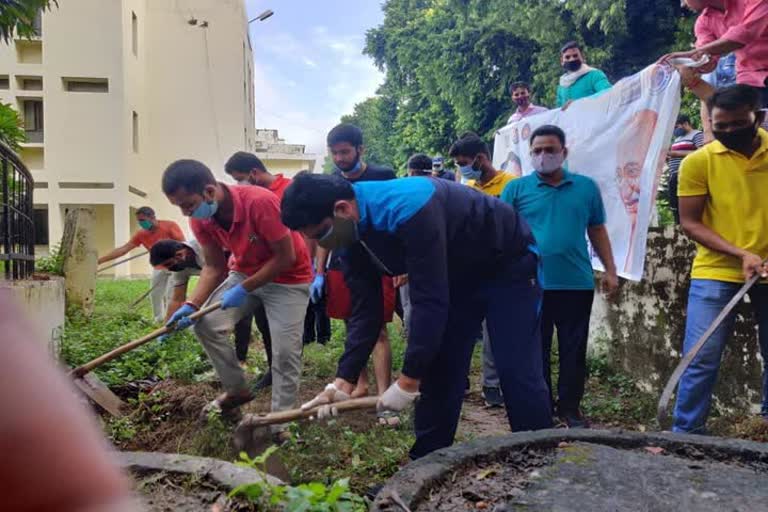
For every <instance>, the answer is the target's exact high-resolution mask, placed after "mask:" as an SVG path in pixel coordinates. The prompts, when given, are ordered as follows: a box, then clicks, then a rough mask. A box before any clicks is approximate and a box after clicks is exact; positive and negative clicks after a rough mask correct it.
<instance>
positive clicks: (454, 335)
mask: <svg viewBox="0 0 768 512" xmlns="http://www.w3.org/2000/svg"><path fill="white" fill-rule="evenodd" d="M536 270H537V259H536V257H535V256H534V255H533V254H530V255H528V256H525V257H523V258H522V260H521V261H519V262H514V263H511V264H509V265H508V266H507V268H506V269H501V270H500V272H499V274H498V275H496V276H494V277H493V279H490V280H487V281H480V282H478V281H477V280H472V279H471V278H469V277H468V276H467V274H462V276H460V278H461V281H460V282H455V281H454V282H451V283H450V297H451V304H450V310H449V315H448V324H447V326H446V329H445V334H444V335H443V341H442V344H441V346H440V350H439V351H438V353H437V354H436V355H435V359H434V361H433V362H432V364H431V366H430V368H429V369H428V371H427V372H426V373H425V375H424V376H423V378H422V381H421V388H420V390H421V399H420V400H419V401H418V402H416V408H415V416H414V429H415V433H416V442H415V443H414V445H413V447H412V448H411V453H410V455H411V458H412V459H418V458H420V457H423V456H425V455H427V454H428V453H431V452H433V451H435V450H438V449H440V448H445V447H446V446H450V445H451V444H452V443H453V438H454V436H455V434H456V427H457V426H458V423H459V415H460V413H461V404H462V402H463V401H464V391H465V386H466V378H467V374H468V372H469V364H470V360H471V358H472V349H473V348H474V346H475V340H476V339H477V338H476V336H477V332H478V328H479V327H480V324H481V322H482V321H483V319H484V318H485V320H486V325H487V326H488V334H489V335H490V339H491V349H492V352H493V356H494V359H495V360H496V368H497V370H498V372H499V380H500V385H501V391H502V394H503V395H504V404H505V406H506V408H507V420H508V421H509V427H510V429H511V430H512V431H513V432H518V431H524V430H539V429H544V428H551V427H552V405H551V403H550V400H549V391H548V389H547V384H546V382H545V381H544V373H543V372H542V371H541V359H542V355H541V332H540V308H541V288H540V287H539V283H538V280H537V279H536ZM457 277H458V276H457ZM510 304H512V305H513V306H514V307H511V306H510Z"/></svg>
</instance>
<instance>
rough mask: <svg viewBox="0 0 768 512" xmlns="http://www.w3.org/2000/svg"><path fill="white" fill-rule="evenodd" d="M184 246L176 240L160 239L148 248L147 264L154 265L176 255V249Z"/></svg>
mask: <svg viewBox="0 0 768 512" xmlns="http://www.w3.org/2000/svg"><path fill="white" fill-rule="evenodd" d="M183 247H186V245H184V244H183V243H181V242H179V241H178V240H160V241H158V242H155V245H153V246H152V248H151V249H150V250H149V264H150V265H152V266H153V267H156V266H158V265H160V264H162V263H164V262H166V261H168V260H169V259H171V258H173V257H174V256H176V251H178V250H179V249H181V248H183Z"/></svg>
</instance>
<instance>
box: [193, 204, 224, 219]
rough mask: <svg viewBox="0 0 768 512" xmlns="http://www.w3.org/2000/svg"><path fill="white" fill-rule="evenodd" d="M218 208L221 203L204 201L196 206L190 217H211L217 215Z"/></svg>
mask: <svg viewBox="0 0 768 512" xmlns="http://www.w3.org/2000/svg"><path fill="white" fill-rule="evenodd" d="M218 209H219V203H217V202H216V201H211V202H210V203H209V202H208V201H202V202H201V203H200V204H199V205H198V206H197V208H195V211H193V212H192V213H191V214H190V217H192V218H193V219H210V218H211V217H213V216H214V215H216V210H218Z"/></svg>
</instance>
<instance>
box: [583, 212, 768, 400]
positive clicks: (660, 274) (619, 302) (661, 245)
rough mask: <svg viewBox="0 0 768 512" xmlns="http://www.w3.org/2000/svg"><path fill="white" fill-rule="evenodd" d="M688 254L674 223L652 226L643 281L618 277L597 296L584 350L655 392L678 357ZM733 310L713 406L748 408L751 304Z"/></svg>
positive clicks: (752, 373) (754, 387) (754, 390)
mask: <svg viewBox="0 0 768 512" xmlns="http://www.w3.org/2000/svg"><path fill="white" fill-rule="evenodd" d="M694 255H695V247H694V246H693V244H692V243H691V242H690V241H689V240H688V239H687V238H686V237H685V236H684V235H683V234H682V233H681V232H680V231H679V230H678V229H677V228H673V227H668V228H665V229H664V230H661V229H651V232H650V233H649V237H648V254H647V256H646V263H645V273H644V275H643V280H642V281H641V282H639V283H632V282H624V283H623V284H622V286H621V289H620V291H619V293H618V294H617V297H616V299H615V300H612V301H607V300H605V299H604V298H603V297H601V296H598V297H596V299H595V305H594V309H593V313H592V319H591V329H590V333H591V334H590V338H591V339H590V349H591V350H592V351H594V352H601V353H604V354H607V356H608V358H609V360H610V361H611V362H612V363H613V364H614V365H616V366H617V367H619V368H620V369H621V370H623V371H624V372H626V373H627V374H629V375H631V376H632V377H634V378H635V379H636V380H637V382H639V383H640V385H641V386H642V387H643V388H645V389H646V390H649V391H652V392H654V393H661V389H662V388H663V387H664V385H665V384H666V381H667V379H668V378H669V376H670V375H671V374H672V371H673V370H674V368H675V366H676V365H677V364H678V362H679V361H680V357H681V354H680V350H681V348H682V344H683V335H684V332H685V320H686V306H687V300H688V287H689V284H690V268H691V263H692V261H693V257H694ZM737 311H738V316H737V320H736V328H735V335H734V336H733V337H732V338H731V340H730V342H729V344H728V346H727V348H726V350H725V354H724V356H723V364H722V366H721V370H720V376H719V381H718V385H717V387H716V391H715V396H716V404H717V405H718V406H719V407H723V408H738V409H739V410H747V409H749V408H750V407H752V408H754V406H755V404H759V403H760V397H761V380H760V379H761V368H762V360H761V358H760V356H759V347H758V343H757V327H756V323H755V321H754V316H753V313H752V310H751V308H750V306H749V304H746V303H742V304H740V305H739V306H738V308H737Z"/></svg>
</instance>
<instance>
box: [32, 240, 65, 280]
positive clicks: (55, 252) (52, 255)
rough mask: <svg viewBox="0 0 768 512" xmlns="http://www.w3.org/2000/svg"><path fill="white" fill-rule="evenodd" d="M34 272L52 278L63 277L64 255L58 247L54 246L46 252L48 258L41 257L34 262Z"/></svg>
mask: <svg viewBox="0 0 768 512" xmlns="http://www.w3.org/2000/svg"><path fill="white" fill-rule="evenodd" d="M35 270H36V271H37V272H41V273H43V274H52V275H54V276H63V275H64V254H63V253H62V252H61V246H60V245H54V246H52V247H51V249H50V251H48V256H43V257H41V258H38V259H37V260H36V261H35Z"/></svg>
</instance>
